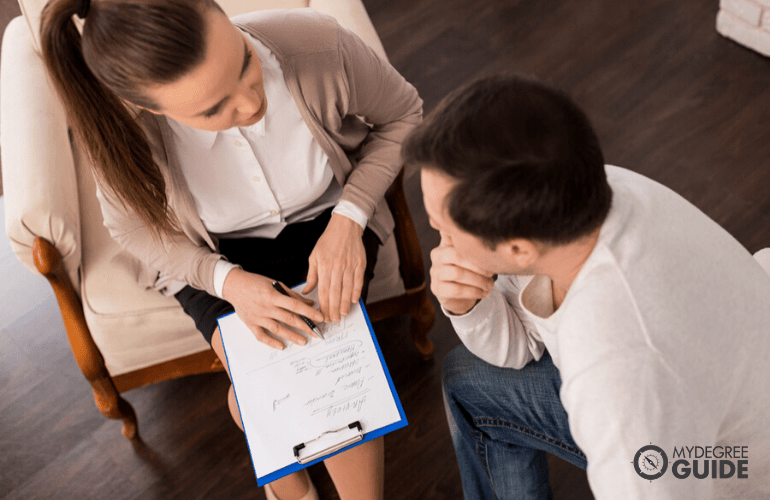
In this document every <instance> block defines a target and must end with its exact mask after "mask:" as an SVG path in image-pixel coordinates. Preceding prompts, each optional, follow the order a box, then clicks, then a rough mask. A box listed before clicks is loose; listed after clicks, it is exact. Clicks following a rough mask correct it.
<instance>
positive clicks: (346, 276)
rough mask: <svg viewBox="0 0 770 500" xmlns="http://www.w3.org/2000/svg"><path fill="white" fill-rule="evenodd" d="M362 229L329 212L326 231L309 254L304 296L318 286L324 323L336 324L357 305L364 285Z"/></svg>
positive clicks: (342, 216) (353, 222)
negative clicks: (330, 214) (351, 306)
mask: <svg viewBox="0 0 770 500" xmlns="http://www.w3.org/2000/svg"><path fill="white" fill-rule="evenodd" d="M363 234H364V229H363V228H362V227H361V226H360V225H358V223H356V222H355V221H353V220H352V219H349V218H347V217H345V216H344V215H340V214H336V213H332V217H331V220H330V221H329V224H328V225H327V226H326V230H325V231H324V233H323V234H322V235H321V237H320V238H319V239H318V242H317V243H316V245H315V248H313V252H312V253H311V254H310V267H309V269H308V273H307V284H306V285H305V289H304V290H302V293H303V294H307V293H310V292H311V291H313V289H314V288H315V287H316V285H317V286H318V303H319V305H320V306H321V313H323V315H324V321H326V322H330V321H331V322H335V323H336V322H338V321H340V319H341V317H342V316H347V315H348V313H349V312H350V305H351V304H354V303H356V302H358V299H359V297H360V296H361V288H362V287H363V285H364V270H365V269H366V251H365V250H364V243H363V241H362V240H361V237H362V236H363Z"/></svg>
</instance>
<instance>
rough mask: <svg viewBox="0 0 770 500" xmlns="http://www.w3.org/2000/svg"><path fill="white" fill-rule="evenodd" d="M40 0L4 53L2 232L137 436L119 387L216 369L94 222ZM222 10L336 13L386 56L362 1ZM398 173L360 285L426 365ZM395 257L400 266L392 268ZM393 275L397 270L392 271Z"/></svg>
mask: <svg viewBox="0 0 770 500" xmlns="http://www.w3.org/2000/svg"><path fill="white" fill-rule="evenodd" d="M45 1H46V0H19V3H20V5H21V9H22V12H23V14H24V15H23V16H22V17H18V18H16V19H14V20H13V21H11V23H10V24H9V26H8V28H7V29H6V32H5V35H4V39H3V47H2V49H3V50H2V71H1V72H0V74H1V75H2V80H1V81H0V99H1V102H0V108H1V109H2V115H1V117H0V140H1V141H2V165H3V169H2V170H3V185H4V189H5V203H6V207H5V209H6V228H7V232H8V236H9V238H10V240H11V245H12V247H13V250H14V252H15V254H16V255H17V257H18V258H19V260H21V261H22V262H23V263H24V264H25V265H27V267H29V268H30V269H31V270H33V271H35V272H40V273H42V274H43V275H44V276H46V278H48V280H49V282H50V283H51V285H52V287H53V289H54V291H55V294H56V297H57V300H58V301H59V306H60V308H61V311H62V316H63V319H64V324H65V328H66V331H67V336H68V338H69V342H70V345H71V347H72V351H73V354H74V356H75V359H76V360H77V363H78V365H79V366H80V369H81V370H82V372H83V374H84V375H85V377H86V379H87V380H88V381H89V382H90V383H91V385H92V387H93V391H94V398H95V400H96V405H97V407H98V408H99V409H100V410H101V412H102V413H103V414H104V415H106V416H107V417H110V418H120V419H122V420H123V434H124V435H125V436H126V437H128V438H131V439H136V438H138V433H137V425H136V416H135V415H134V411H133V409H132V408H131V406H130V405H129V404H128V403H127V402H126V401H125V400H124V399H123V398H122V397H121V396H120V393H122V392H125V391H127V390H130V389H133V388H137V387H141V386H144V385H147V384H150V383H154V382H158V381H161V380H166V379H170V378H175V377H180V376H184V375H189V374H195V373H204V372H212V371H219V370H222V369H223V368H222V365H221V364H220V362H219V360H218V359H217V358H216V356H215V355H214V352H213V351H212V350H211V349H210V348H209V346H208V344H207V343H206V342H205V341H204V340H203V338H202V336H201V335H200V334H199V333H198V332H197V331H196V330H195V326H194V324H193V322H192V320H191V319H190V318H189V317H187V316H186V315H185V314H184V312H183V311H182V309H181V307H180V306H179V305H178V303H177V302H176V300H175V299H174V298H173V297H164V296H162V295H160V294H159V293H157V292H155V291H152V290H149V291H148V290H144V289H142V288H141V287H139V286H138V285H137V283H136V276H137V274H136V273H137V270H136V269H135V268H134V267H133V266H134V264H133V262H134V261H133V260H132V259H129V258H127V256H126V254H125V253H124V252H123V251H122V249H121V248H120V247H119V246H118V245H117V244H116V243H115V242H114V241H113V240H112V239H111V238H110V236H109V233H108V232H107V229H106V228H104V226H103V221H102V216H101V210H100V207H99V204H98V201H97V199H96V194H95V185H94V181H93V178H92V175H91V173H90V171H89V166H88V165H87V162H86V160H85V158H84V156H83V154H82V153H81V152H80V151H79V150H78V148H77V147H74V146H73V144H72V143H71V137H70V135H69V133H68V128H67V123H66V119H65V116H64V113H63V110H62V107H61V105H60V103H59V101H58V98H57V96H56V94H55V92H54V90H53V89H52V88H51V86H50V84H49V82H48V80H47V77H46V73H45V69H44V66H43V62H42V60H41V58H40V56H39V47H40V44H39V23H40V13H41V11H42V8H43V6H44V5H45ZM220 4H221V5H222V7H223V8H224V9H225V11H226V12H227V13H228V14H229V15H237V14H240V13H244V12H249V11H253V10H258V9H267V8H295V7H311V8H313V9H316V10H318V11H321V12H324V13H327V14H330V15H332V16H334V17H335V18H336V19H337V20H338V21H339V22H340V24H342V25H343V26H345V27H346V28H348V29H350V30H352V31H353V32H355V33H356V34H358V35H359V36H360V37H361V38H362V39H363V40H364V41H366V42H367V43H368V44H369V45H370V46H371V47H373V48H374V49H375V50H376V51H377V52H379V53H380V54H382V55H383V56H384V55H385V53H384V49H383V47H382V44H381V42H380V40H379V38H378V37H377V33H376V32H375V30H374V27H373V26H372V23H371V21H370V19H369V17H368V15H367V13H366V10H365V9H364V6H363V4H362V3H361V1H360V0H220ZM401 182H402V179H401V177H399V178H398V179H397V181H396V182H395V183H394V185H393V186H392V188H391V190H390V192H389V194H388V203H389V205H390V207H391V209H392V211H393V212H394V217H395V219H396V231H395V233H394V237H391V238H390V239H389V240H388V241H387V242H386V243H385V245H384V246H383V247H382V249H381V251H380V255H379V259H378V263H377V267H376V269H375V278H374V281H373V282H372V284H371V286H370V290H371V291H370V296H369V300H368V306H367V308H368V310H369V313H370V317H371V318H372V320H373V321H377V320H379V319H383V318H386V317H389V316H394V315H397V314H404V313H408V314H411V316H412V320H411V321H412V324H411V328H412V338H413V340H414V343H415V345H416V346H417V348H418V349H419V351H420V353H421V354H422V355H423V356H424V357H426V358H429V357H430V356H431V353H432V351H433V345H432V343H431V342H430V340H428V339H427V337H426V333H427V331H428V330H429V329H430V327H431V326H432V324H433V320H434V310H433V307H432V305H431V302H430V300H429V299H428V295H427V290H426V288H425V276H424V274H425V273H424V267H423V261H422V256H421V253H420V248H419V244H418V242H417V236H416V233H415V230H414V226H413V224H412V220H411V217H410V215H409V210H408V207H407V205H406V200H405V198H404V193H403V188H402V185H401ZM399 262H400V266H399ZM399 270H400V272H399Z"/></svg>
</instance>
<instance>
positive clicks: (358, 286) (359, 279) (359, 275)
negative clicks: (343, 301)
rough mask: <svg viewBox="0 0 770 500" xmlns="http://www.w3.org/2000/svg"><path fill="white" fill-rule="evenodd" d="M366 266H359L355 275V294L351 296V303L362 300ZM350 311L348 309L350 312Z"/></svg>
mask: <svg viewBox="0 0 770 500" xmlns="http://www.w3.org/2000/svg"><path fill="white" fill-rule="evenodd" d="M365 271H366V264H364V265H362V266H358V267H356V269H355V272H354V273H353V292H352V293H351V294H350V303H351V304H355V303H356V302H358V300H359V299H360V298H361V291H362V290H363V288H364V272H365ZM349 311H350V309H348V312H349Z"/></svg>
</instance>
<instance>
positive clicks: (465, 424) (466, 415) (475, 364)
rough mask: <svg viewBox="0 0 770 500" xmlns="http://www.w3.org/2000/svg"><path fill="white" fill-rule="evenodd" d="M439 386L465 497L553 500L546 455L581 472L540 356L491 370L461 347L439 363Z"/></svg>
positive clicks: (552, 372) (549, 370) (552, 370)
mask: <svg viewBox="0 0 770 500" xmlns="http://www.w3.org/2000/svg"><path fill="white" fill-rule="evenodd" d="M443 387H444V402H445V404H446V407H447V419H448V420H449V430H450V432H451V434H452V443H453V444H454V448H455V453H456V454H457V461H458V463H459V465H460V476H461V478H462V483H463V493H464V495H465V498H466V500H476V499H484V500H486V499H492V498H494V499H516V500H524V499H527V500H528V499H538V500H541V499H551V498H553V492H552V491H551V485H550V483H549V482H548V464H547V462H546V452H548V453H551V454H552V455H556V456H557V457H560V458H563V459H564V460H566V461H567V462H570V463H572V464H574V465H577V466H578V467H581V468H583V469H585V468H586V465H587V462H586V456H585V455H584V454H583V452H582V451H580V449H579V448H578V446H577V445H576V444H575V441H574V440H573V439H572V435H571V434H570V431H569V425H568V423H567V413H566V412H565V411H564V407H563V406H562V404H561V401H560V400H559V387H561V379H560V377H559V371H558V369H557V368H556V367H555V366H554V364H553V361H552V360H551V356H550V355H549V354H548V352H547V351H546V352H545V353H544V354H543V357H542V358H541V359H540V360H539V361H532V362H530V363H529V364H528V365H527V366H525V367H524V368H522V369H521V370H515V369H511V368H498V367H496V366H492V365H490V364H488V363H486V362H484V361H482V360H481V359H479V358H477V357H476V356H474V355H473V354H471V353H470V352H469V351H468V349H466V348H465V346H463V345H460V346H458V347H456V348H455V349H454V350H453V351H452V352H450V353H449V356H447V358H446V361H444V369H443Z"/></svg>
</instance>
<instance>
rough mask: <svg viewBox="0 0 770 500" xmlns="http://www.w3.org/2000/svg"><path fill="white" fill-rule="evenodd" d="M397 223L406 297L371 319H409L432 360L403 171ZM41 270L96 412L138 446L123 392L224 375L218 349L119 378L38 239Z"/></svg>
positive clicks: (395, 198) (394, 205) (49, 248)
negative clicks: (115, 423)
mask: <svg viewBox="0 0 770 500" xmlns="http://www.w3.org/2000/svg"><path fill="white" fill-rule="evenodd" d="M386 199H387V202H388V206H389V207H390V210H391V211H392V212H393V217H394V219H395V220H396V227H395V230H394V236H395V238H396V247H397V248H398V255H399V260H400V265H399V267H400V269H399V270H400V273H401V276H402V278H403V280H404V288H405V293H404V294H402V295H399V296H396V297H391V298H388V299H384V300H381V301H378V302H375V303H373V304H368V305H367V311H368V313H369V318H370V319H371V320H372V321H373V322H374V321H379V320H382V319H385V318H389V317H393V316H398V315H401V314H409V315H410V316H411V323H410V332H411V337H412V341H413V342H414V344H415V346H416V347H417V350H418V351H419V352H420V354H421V355H422V357H423V358H424V359H426V360H428V359H431V357H432V355H433V342H431V340H430V339H428V337H427V333H428V330H430V328H431V327H432V326H433V322H434V321H435V310H434V308H433V304H432V303H431V301H430V298H429V297H428V291H427V287H426V280H425V266H424V264H423V259H422V252H421V250H420V245H419V241H418V239H417V233H416V231H415V228H414V223H413V221H412V217H411V214H410V213H409V207H408V205H407V202H406V197H405V195H404V189H403V172H402V173H401V174H399V176H398V177H397V178H396V180H395V181H394V183H393V185H392V186H391V188H390V190H389V191H388V194H387V196H386ZM32 253H33V259H34V262H35V267H36V268H37V270H38V271H39V272H40V273H41V274H43V276H45V277H46V278H47V279H48V282H49V283H50V284H51V287H52V288H53V291H54V294H55V296H56V300H57V301H58V303H59V308H60V310H61V314H62V319H63V320H64V328H65V330H66V332H67V338H68V340H69V343H70V347H71V348H72V354H73V355H74V356H75V361H77V364H78V366H79V367H80V370H81V371H82V372H83V375H84V376H85V377H86V379H87V380H88V382H89V383H90V384H91V387H92V389H93V393H94V400H95V402H96V407H97V408H98V409H99V411H101V412H102V414H103V415H104V416H106V417H108V418H113V419H121V420H122V421H123V427H122V432H123V435H124V436H125V437H126V438H128V439H130V440H132V441H138V440H139V439H140V438H139V431H138V425H137V418H136V413H135V412H134V409H133V407H132V406H131V405H130V404H129V403H128V402H127V401H126V400H125V399H123V398H122V397H121V393H123V392H126V391H129V390H131V389H135V388H138V387H143V386H146V385H149V384H153V383H155V382H161V381H163V380H169V379H174V378H178V377H183V376H186V375H194V374H199V373H211V372H218V371H223V370H224V367H223V366H222V363H221V361H220V360H219V358H217V356H216V354H215V353H214V351H213V350H211V349H209V350H208V351H203V352H199V353H196V354H191V355H188V356H184V357H181V358H177V359H173V360H170V361H166V362H164V363H159V364H156V365H152V366H149V367H146V368H142V369H139V370H135V371H132V372H129V373H124V374H122V375H117V376H115V377H113V376H111V375H110V373H109V372H108V371H107V367H106V366H105V364H104V358H103V357H102V354H101V352H100V351H99V348H98V347H97V346H96V343H95V342H94V340H93V338H92V336H91V331H90V330H89V328H88V324H87V323H86V319H85V315H84V313H83V306H82V303H81V301H80V297H79V296H78V293H77V291H76V290H75V288H74V287H73V285H72V283H71V282H70V280H69V278H68V277H67V273H66V272H64V269H63V267H62V266H61V261H62V259H61V254H60V253H59V251H58V250H57V249H56V248H55V247H54V246H53V245H51V244H50V243H49V242H48V241H47V240H45V239H43V238H36V239H35V242H34V245H33V247H32Z"/></svg>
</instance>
